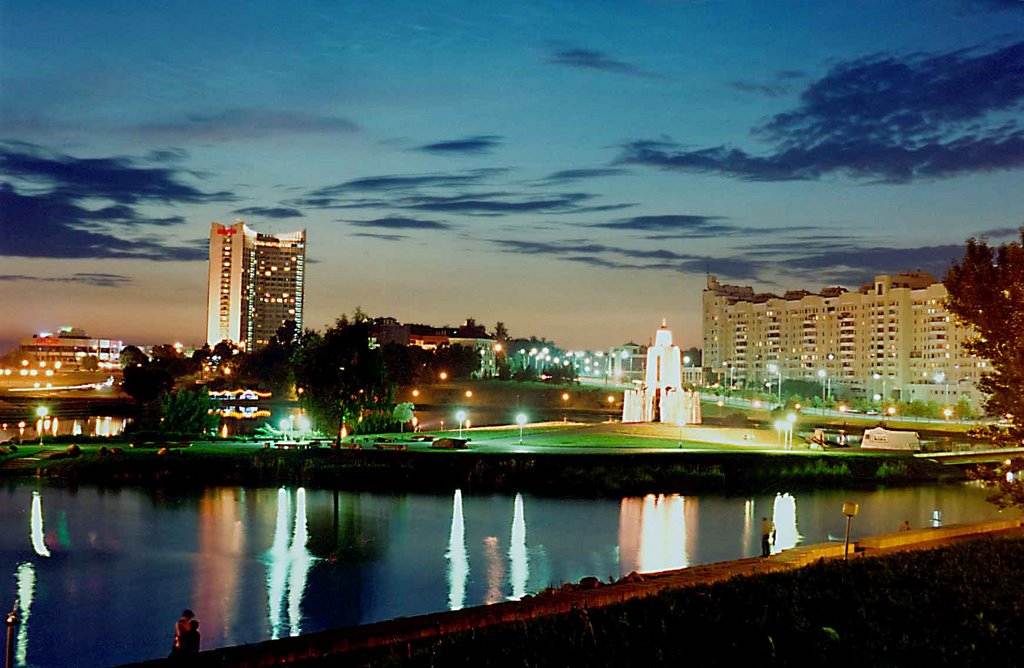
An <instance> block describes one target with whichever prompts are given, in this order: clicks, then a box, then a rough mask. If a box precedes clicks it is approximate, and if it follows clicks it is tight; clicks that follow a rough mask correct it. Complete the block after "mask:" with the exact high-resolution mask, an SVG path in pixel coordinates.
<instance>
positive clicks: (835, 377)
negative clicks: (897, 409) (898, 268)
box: [703, 271, 986, 405]
mask: <svg viewBox="0 0 1024 668" xmlns="http://www.w3.org/2000/svg"><path fill="white" fill-rule="evenodd" d="M945 298H946V288H945V286H943V285H942V284H941V283H939V282H937V281H936V279H935V277H934V276H932V275H931V274H928V273H925V272H920V271H916V272H905V273H901V274H897V275H880V276H876V277H875V280H874V282H873V283H871V284H869V285H865V286H862V287H861V288H860V289H859V290H857V291H848V290H846V289H844V288H840V287H832V288H825V289H823V290H822V291H821V292H820V293H811V292H807V291H804V290H799V291H792V292H787V293H786V294H784V295H783V296H781V297H780V296H778V295H775V294H771V293H761V294H756V293H754V290H753V288H751V287H746V286H735V285H723V284H721V283H719V282H718V280H717V279H716V277H714V276H708V283H707V288H706V289H705V290H704V294H703V321H704V350H703V353H704V358H703V368H704V374H705V378H706V379H707V380H708V382H713V381H712V378H717V379H718V381H719V382H721V383H722V384H725V385H732V386H734V387H744V386H746V387H756V386H761V385H767V386H769V387H771V386H773V385H775V387H777V383H779V382H784V381H785V380H790V379H798V380H806V381H812V382H817V383H826V382H827V383H829V384H830V385H832V386H833V387H835V388H836V389H837V390H843V391H846V392H848V393H849V394H851V395H852V396H857V397H865V398H875V397H878V398H879V399H880V400H882V401H913V400H922V401H935V402H938V403H942V404H944V405H952V404H955V403H956V402H957V401H958V400H959V399H961V398H964V397H966V398H967V399H969V400H970V401H971V402H972V403H974V404H975V405H977V404H978V403H979V401H980V399H981V396H980V394H979V392H978V390H977V388H976V383H977V380H978V376H979V374H980V373H983V372H984V371H985V370H986V362H985V360H981V359H977V358H975V357H972V356H970V355H967V354H966V352H965V351H964V348H963V343H964V341H966V340H967V339H968V338H969V337H970V336H971V330H969V329H967V328H965V327H963V326H960V325H958V324H957V323H956V322H955V321H954V320H953V318H952V316H951V315H950V314H949V312H947V311H946V309H945V307H944V305H943V304H944V300H945Z"/></svg>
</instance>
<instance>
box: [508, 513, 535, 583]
mask: <svg viewBox="0 0 1024 668" xmlns="http://www.w3.org/2000/svg"><path fill="white" fill-rule="evenodd" d="M508 562H509V573H510V578H509V579H510V584H511V585H512V595H511V596H510V597H509V599H510V600H513V601H518V600H519V599H521V598H522V597H524V596H526V581H527V580H528V579H529V577H530V560H529V557H528V556H527V552H526V513H525V511H524V509H523V495H522V494H516V500H515V503H514V507H513V511H512V537H511V538H510V539H509V545H508Z"/></svg>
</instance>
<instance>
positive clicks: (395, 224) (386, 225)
mask: <svg viewBox="0 0 1024 668" xmlns="http://www.w3.org/2000/svg"><path fill="white" fill-rule="evenodd" d="M342 222H346V223H349V224H351V225H355V226H356V227H377V228H381V229H388V230H448V229H451V225H448V224H447V223H442V222H438V221H436V220H423V219H421V218H402V217H399V216H393V217H387V218H374V219H373V220H346V221H342Z"/></svg>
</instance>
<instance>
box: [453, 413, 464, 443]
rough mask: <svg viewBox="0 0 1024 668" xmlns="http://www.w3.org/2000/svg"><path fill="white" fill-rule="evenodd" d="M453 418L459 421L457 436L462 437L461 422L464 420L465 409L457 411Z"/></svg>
mask: <svg viewBox="0 0 1024 668" xmlns="http://www.w3.org/2000/svg"><path fill="white" fill-rule="evenodd" d="M455 418H456V419H457V420H458V421H459V438H462V423H463V422H465V421H466V411H459V412H458V413H456V414H455Z"/></svg>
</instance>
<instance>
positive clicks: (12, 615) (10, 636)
mask: <svg viewBox="0 0 1024 668" xmlns="http://www.w3.org/2000/svg"><path fill="white" fill-rule="evenodd" d="M18 603H19V601H17V600H15V601H14V607H13V608H11V611H10V612H8V613H7V650H6V651H5V652H4V666H5V668H14V627H15V626H17V625H18Z"/></svg>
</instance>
